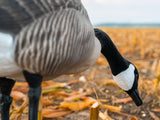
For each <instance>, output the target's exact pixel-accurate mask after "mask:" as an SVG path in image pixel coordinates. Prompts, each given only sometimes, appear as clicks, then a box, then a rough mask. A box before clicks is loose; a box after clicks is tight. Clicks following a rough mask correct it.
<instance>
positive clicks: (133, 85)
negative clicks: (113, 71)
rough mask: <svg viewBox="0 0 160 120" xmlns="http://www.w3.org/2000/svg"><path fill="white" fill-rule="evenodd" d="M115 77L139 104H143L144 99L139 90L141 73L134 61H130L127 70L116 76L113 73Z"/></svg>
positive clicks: (119, 84)
mask: <svg viewBox="0 0 160 120" xmlns="http://www.w3.org/2000/svg"><path fill="white" fill-rule="evenodd" d="M113 78H114V80H115V81H116V83H117V84H118V86H119V87H120V88H121V89H123V90H124V91H125V92H126V93H128V95H129V96H130V97H131V98H132V99H133V101H134V103H135V104H136V105H137V106H140V105H142V100H141V98H140V96H139V92H138V79H139V73H138V70H137V68H136V67H135V66H134V65H133V64H132V63H130V65H129V67H128V68H127V69H126V70H125V71H122V72H120V73H119V74H118V75H116V76H114V75H113Z"/></svg>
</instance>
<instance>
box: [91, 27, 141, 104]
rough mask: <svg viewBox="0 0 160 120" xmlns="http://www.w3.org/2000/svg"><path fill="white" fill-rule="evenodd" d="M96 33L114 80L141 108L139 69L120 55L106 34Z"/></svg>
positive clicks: (100, 31) (96, 31) (96, 30)
mask: <svg viewBox="0 0 160 120" xmlns="http://www.w3.org/2000/svg"><path fill="white" fill-rule="evenodd" d="M94 32H95V36H96V37H97V38H98V40H99V41H100V43H101V52H102V54H103V55H104V56H105V58H106V59H107V61H108V63H109V66H110V68H111V71H112V75H113V79H114V80H115V81H116V83H117V84H118V86H119V87H120V88H121V89H123V90H124V91H125V92H127V93H128V94H129V96H130V97H131V98H132V99H133V101H134V102H135V104H136V105H137V106H140V105H141V104H142V100H141V98H140V96H139V93H138V79H139V74H138V70H137V68H136V67H135V66H134V65H133V64H132V63H131V62H129V61H128V60H126V59H125V58H124V57H123V56H122V55H121V54H120V52H119V51H118V50H117V48H116V46H115V45H114V43H113V42H112V40H111V39H110V37H109V36H108V35H107V34H106V33H105V32H103V31H102V30H100V29H94Z"/></svg>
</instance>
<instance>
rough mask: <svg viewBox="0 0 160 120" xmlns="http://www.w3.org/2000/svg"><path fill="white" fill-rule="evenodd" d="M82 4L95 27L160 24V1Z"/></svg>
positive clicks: (88, 0) (95, 0) (88, 1)
mask: <svg viewBox="0 0 160 120" xmlns="http://www.w3.org/2000/svg"><path fill="white" fill-rule="evenodd" d="M82 2H83V4H84V6H85V8H86V9H87V11H88V13H89V16H90V19H91V22H92V23H93V24H94V25H98V24H102V23H103V24H105V23H142V24H144V23H146V24H147V23H150V24H156V23H159V24H160V9H159V7H160V1H159V0H151V1H150V0H82ZM159 26H160V25H159Z"/></svg>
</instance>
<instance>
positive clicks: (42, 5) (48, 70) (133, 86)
mask: <svg viewBox="0 0 160 120" xmlns="http://www.w3.org/2000/svg"><path fill="white" fill-rule="evenodd" d="M0 32H1V33H3V34H7V35H8V36H9V37H7V39H0V102H1V114H2V115H1V119H2V120H9V107H10V104H11V102H12V97H11V96H10V92H11V90H12V87H13V86H14V83H15V80H17V81H24V80H26V81H27V82H28V84H29V87H30V89H29V93H28V96H29V120H37V110H38V103H39V97H40V93H41V82H42V81H43V80H49V79H53V78H55V77H58V76H60V75H63V74H73V73H78V72H81V71H84V70H86V69H87V68H89V67H90V66H91V65H93V64H94V63H95V61H96V60H97V58H98V57H99V55H100V51H101V52H102V53H103V55H104V56H105V57H106V59H107V60H108V62H109V64H110V67H111V70H112V74H113V78H114V80H115V81H116V82H117V84H118V85H119V86H120V87H121V88H122V89H123V90H125V91H126V92H127V93H128V94H129V95H130V96H131V97H132V99H133V100H134V102H135V103H136V105H138V106H139V105H141V104H142V101H141V99H140V97H139V95H138V90H137V86H138V71H137V69H136V67H135V66H134V65H133V64H131V63H130V62H129V61H127V60H125V59H124V58H123V57H122V56H121V55H120V53H119V52H118V50H117V49H116V47H115V46H114V44H113V43H112V41H111V39H110V38H109V37H108V36H107V34H106V33H104V32H103V31H101V30H99V29H95V32H94V29H93V27H92V25H91V23H90V20H89V18H88V15H87V12H86V10H85V8H84V7H83V5H82V3H81V1H80V0H0ZM97 38H98V39H97ZM101 48H102V49H101Z"/></svg>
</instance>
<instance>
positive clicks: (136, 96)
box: [127, 89, 143, 106]
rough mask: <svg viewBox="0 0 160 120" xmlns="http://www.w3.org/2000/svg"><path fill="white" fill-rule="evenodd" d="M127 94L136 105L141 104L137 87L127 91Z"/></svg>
mask: <svg viewBox="0 0 160 120" xmlns="http://www.w3.org/2000/svg"><path fill="white" fill-rule="evenodd" d="M127 93H128V95H129V96H130V97H131V98H132V99H133V101H134V103H135V104H136V105H137V106H140V105H142V104H143V102H142V100H141V98H140V96H139V92H138V89H134V90H130V91H127Z"/></svg>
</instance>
